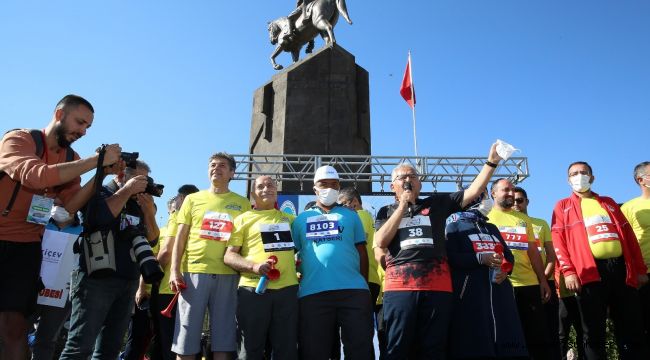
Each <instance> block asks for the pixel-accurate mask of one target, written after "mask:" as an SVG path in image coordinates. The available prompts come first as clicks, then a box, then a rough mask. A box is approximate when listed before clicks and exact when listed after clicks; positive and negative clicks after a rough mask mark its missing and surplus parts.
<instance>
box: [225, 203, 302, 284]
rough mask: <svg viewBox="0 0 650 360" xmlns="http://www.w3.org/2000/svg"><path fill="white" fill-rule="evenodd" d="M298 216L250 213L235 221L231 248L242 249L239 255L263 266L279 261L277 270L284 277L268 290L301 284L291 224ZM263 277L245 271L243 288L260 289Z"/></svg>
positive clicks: (242, 281)
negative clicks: (271, 260) (272, 260)
mask: <svg viewBox="0 0 650 360" xmlns="http://www.w3.org/2000/svg"><path fill="white" fill-rule="evenodd" d="M295 218H296V217H295V216H294V215H291V214H287V213H285V212H282V211H280V210H276V209H272V210H250V211H247V212H245V213H243V214H241V215H239V216H237V217H236V218H235V222H234V225H235V226H234V230H233V232H232V235H231V236H230V240H228V246H238V247H240V248H241V250H240V252H239V254H240V255H241V256H242V257H243V258H245V259H246V260H249V261H252V262H254V263H263V262H266V260H267V259H268V258H269V257H270V256H271V255H275V256H276V257H277V258H278V263H277V264H275V268H276V269H278V270H279V271H280V278H279V279H277V280H272V281H269V282H268V285H267V289H282V288H285V287H287V286H291V285H298V276H297V275H296V263H295V257H294V254H295V251H294V244H293V238H292V237H291V223H293V220H294V219H295ZM259 281H260V275H257V274H253V273H249V272H242V273H241V278H240V280H239V286H249V287H256V286H257V283H258V282H259Z"/></svg>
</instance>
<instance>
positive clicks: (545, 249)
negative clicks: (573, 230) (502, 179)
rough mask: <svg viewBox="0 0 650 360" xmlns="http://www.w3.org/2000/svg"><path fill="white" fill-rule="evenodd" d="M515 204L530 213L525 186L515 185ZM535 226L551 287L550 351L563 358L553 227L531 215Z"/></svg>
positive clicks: (548, 311)
mask: <svg viewBox="0 0 650 360" xmlns="http://www.w3.org/2000/svg"><path fill="white" fill-rule="evenodd" d="M514 200H515V205H514V207H513V208H514V209H515V210H517V211H520V212H522V213H524V214H526V215H528V204H530V199H528V193H526V190H524V189H523V188H521V187H519V186H517V187H515V197H514ZM529 218H530V221H531V224H532V226H533V233H534V234H535V243H536V244H537V250H539V255H540V256H541V257H542V264H543V265H544V276H545V277H546V280H547V281H548V287H549V288H550V289H551V298H550V299H549V301H548V302H547V303H546V304H544V312H545V315H546V330H547V331H548V336H549V339H548V340H549V341H550V343H549V344H550V346H551V347H550V351H551V353H552V357H553V359H559V358H561V352H560V340H559V336H558V334H559V328H560V323H559V318H558V312H559V310H560V303H559V299H558V296H557V292H556V288H555V281H554V280H553V273H554V271H555V261H556V258H555V249H553V239H552V238H551V228H550V227H549V226H548V223H547V222H546V221H545V220H544V219H540V218H534V217H532V216H529Z"/></svg>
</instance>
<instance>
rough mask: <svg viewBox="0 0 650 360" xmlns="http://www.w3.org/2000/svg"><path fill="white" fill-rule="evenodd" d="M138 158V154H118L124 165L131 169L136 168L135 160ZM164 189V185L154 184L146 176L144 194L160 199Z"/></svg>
mask: <svg viewBox="0 0 650 360" xmlns="http://www.w3.org/2000/svg"><path fill="white" fill-rule="evenodd" d="M139 156H140V153H139V152H122V153H120V157H121V158H122V160H124V162H125V163H126V167H129V168H131V169H135V168H137V167H138V163H137V162H136V160H138V157H139ZM164 188H165V185H161V184H156V183H155V182H154V180H153V179H152V178H151V177H150V176H147V188H146V189H145V190H144V192H145V193H147V194H149V195H151V196H155V197H161V196H162V194H163V189H164Z"/></svg>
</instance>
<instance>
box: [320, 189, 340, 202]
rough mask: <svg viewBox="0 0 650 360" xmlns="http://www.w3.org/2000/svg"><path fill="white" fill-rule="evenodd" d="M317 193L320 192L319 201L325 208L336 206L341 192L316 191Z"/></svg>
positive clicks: (334, 190)
mask: <svg viewBox="0 0 650 360" xmlns="http://www.w3.org/2000/svg"><path fill="white" fill-rule="evenodd" d="M316 191H318V201H319V202H320V203H321V204H323V205H325V206H330V205H332V204H334V203H335V202H336V199H338V197H339V191H338V190H336V189H316Z"/></svg>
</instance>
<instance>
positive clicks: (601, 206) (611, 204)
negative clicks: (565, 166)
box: [551, 161, 648, 360]
mask: <svg viewBox="0 0 650 360" xmlns="http://www.w3.org/2000/svg"><path fill="white" fill-rule="evenodd" d="M593 181H594V176H593V172H592V169H591V166H590V165H589V164H587V163H586V162H582V161H579V162H575V163H573V164H571V165H570V166H569V185H571V188H572V190H573V194H571V196H569V197H568V198H565V199H562V200H560V201H559V202H558V203H557V204H556V205H555V209H554V210H553V220H552V224H551V235H552V237H553V246H555V252H556V254H557V259H558V263H559V267H560V271H561V272H562V274H563V275H564V278H565V283H566V287H567V289H568V290H570V291H575V292H576V293H577V298H578V305H579V307H580V312H581V315H582V328H583V331H584V348H585V354H586V357H587V359H588V360H591V359H606V354H605V319H606V317H607V307H608V306H609V310H610V316H611V318H612V320H613V321H614V326H615V330H616V332H617V334H616V338H617V340H618V341H617V342H618V348H619V352H620V353H621V356H622V358H624V359H648V355H647V354H648V353H647V348H646V347H647V344H645V342H644V339H643V336H642V332H643V330H642V324H641V316H640V314H641V304H640V302H639V294H638V291H637V288H638V287H639V286H641V285H644V284H645V283H647V282H648V276H647V275H646V272H647V268H646V266H645V264H644V262H643V258H642V256H641V249H640V248H639V244H638V242H637V241H636V237H635V235H634V232H633V231H632V228H631V226H630V224H629V223H628V222H627V220H626V219H625V216H624V215H623V213H621V210H620V208H619V207H618V205H617V204H616V202H615V201H614V200H613V199H611V198H609V197H605V196H599V195H598V194H596V193H595V192H593V191H591V184H592V183H593Z"/></svg>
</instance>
